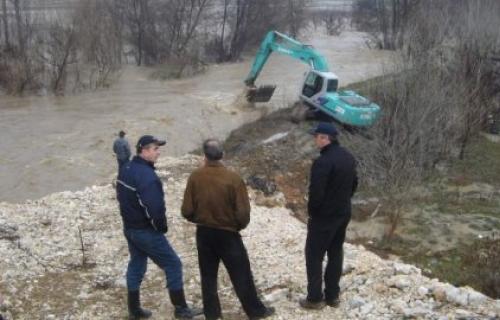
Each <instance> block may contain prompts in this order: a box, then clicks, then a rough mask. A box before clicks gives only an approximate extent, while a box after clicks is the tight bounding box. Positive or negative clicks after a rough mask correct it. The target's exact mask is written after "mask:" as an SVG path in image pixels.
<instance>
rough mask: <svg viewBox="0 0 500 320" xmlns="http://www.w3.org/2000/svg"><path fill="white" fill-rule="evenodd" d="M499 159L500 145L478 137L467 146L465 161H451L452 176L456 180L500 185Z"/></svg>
mask: <svg viewBox="0 0 500 320" xmlns="http://www.w3.org/2000/svg"><path fill="white" fill-rule="evenodd" d="M499 159H500V143H495V142H492V141H489V140H488V139H486V138H485V137H482V136H477V137H474V138H473V139H472V140H471V141H470V143H469V145H468V146H467V148H466V150H465V155H464V159H463V160H459V159H455V160H453V161H451V163H450V174H451V176H452V177H454V178H455V180H457V179H459V180H460V179H463V180H466V181H481V182H484V183H489V184H493V185H499V181H500V180H499V179H498V178H499V177H500V161H499Z"/></svg>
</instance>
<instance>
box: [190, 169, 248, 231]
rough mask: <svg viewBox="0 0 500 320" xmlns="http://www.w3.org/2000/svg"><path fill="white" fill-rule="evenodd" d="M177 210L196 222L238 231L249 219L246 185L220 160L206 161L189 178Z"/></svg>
mask: <svg viewBox="0 0 500 320" xmlns="http://www.w3.org/2000/svg"><path fill="white" fill-rule="evenodd" d="M181 211H182V215H183V216H184V217H185V218H186V219H187V220H189V221H191V222H194V223H196V224H200V225H204V226H207V227H212V228H216V229H225V230H229V231H236V232H237V231H240V230H242V229H244V228H245V227H246V226H247V225H248V223H249V222H250V202H249V200H248V193H247V188H246V186H245V183H244V182H243V180H242V179H241V178H240V177H239V176H238V175H237V174H236V173H234V172H232V171H229V170H228V169H226V168H225V167H224V166H223V165H222V164H221V163H219V162H215V163H208V164H206V165H205V166H204V167H202V168H199V169H196V170H195V171H194V172H193V173H192V174H191V176H190V177H189V179H188V182H187V186H186V191H185V192H184V201H183V203H182V209H181Z"/></svg>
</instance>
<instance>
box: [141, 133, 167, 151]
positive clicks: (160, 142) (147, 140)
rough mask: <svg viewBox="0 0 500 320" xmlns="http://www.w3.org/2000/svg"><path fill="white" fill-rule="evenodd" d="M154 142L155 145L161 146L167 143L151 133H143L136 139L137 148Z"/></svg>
mask: <svg viewBox="0 0 500 320" xmlns="http://www.w3.org/2000/svg"><path fill="white" fill-rule="evenodd" d="M151 143H154V144H156V145H157V146H163V145H165V143H167V142H166V141H165V140H159V139H157V138H155V137H153V136H151V135H145V136H142V137H140V138H139V140H138V141H137V145H136V147H137V148H144V147H145V146H147V145H148V144H151Z"/></svg>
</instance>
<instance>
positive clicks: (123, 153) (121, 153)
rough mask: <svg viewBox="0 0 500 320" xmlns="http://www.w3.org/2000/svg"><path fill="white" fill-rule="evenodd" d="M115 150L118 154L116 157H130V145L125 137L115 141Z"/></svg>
mask: <svg viewBox="0 0 500 320" xmlns="http://www.w3.org/2000/svg"><path fill="white" fill-rule="evenodd" d="M113 152H114V153H115V154H116V158H117V159H120V160H127V161H128V159H130V156H131V153H130V146H129V144H128V141H127V140H126V139H125V138H118V139H116V140H115V142H114V143H113Z"/></svg>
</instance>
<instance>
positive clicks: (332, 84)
mask: <svg viewBox="0 0 500 320" xmlns="http://www.w3.org/2000/svg"><path fill="white" fill-rule="evenodd" d="M338 87H339V81H338V80H337V79H330V80H328V83H327V85H326V92H335V91H337V89H338Z"/></svg>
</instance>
